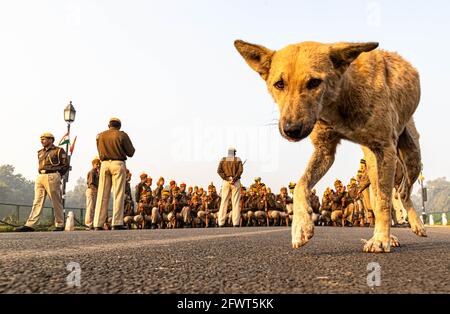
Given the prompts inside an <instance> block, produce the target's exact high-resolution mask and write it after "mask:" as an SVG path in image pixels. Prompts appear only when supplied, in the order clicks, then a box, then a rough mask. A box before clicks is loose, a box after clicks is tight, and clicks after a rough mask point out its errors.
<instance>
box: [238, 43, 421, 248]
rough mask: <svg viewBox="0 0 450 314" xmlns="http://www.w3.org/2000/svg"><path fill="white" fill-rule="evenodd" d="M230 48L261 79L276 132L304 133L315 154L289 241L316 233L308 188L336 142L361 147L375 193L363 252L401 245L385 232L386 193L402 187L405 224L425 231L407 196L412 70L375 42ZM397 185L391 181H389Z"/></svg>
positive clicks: (415, 145) (414, 169)
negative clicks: (274, 110)
mask: <svg viewBox="0 0 450 314" xmlns="http://www.w3.org/2000/svg"><path fill="white" fill-rule="evenodd" d="M234 45H235V47H236V49H237V50H238V52H239V53H240V54H241V56H242V57H243V58H244V60H245V61H246V62H247V64H248V65H249V66H250V67H251V68H252V69H253V70H254V71H256V72H257V73H259V75H260V76H261V78H262V79H263V80H265V81H266V85H267V87H268V90H269V93H270V94H271V95H272V97H273V99H274V100H275V102H276V103H277V105H278V108H279V110H280V119H279V124H278V127H279V131H280V133H281V135H282V136H283V137H284V138H286V139H287V140H288V141H291V142H298V141H301V140H303V139H305V138H306V137H308V136H309V137H310V138H311V141H312V143H313V145H314V152H313V154H312V156H311V158H310V160H309V163H308V166H307V168H306V171H305V172H304V174H303V176H302V177H301V179H300V181H299V182H298V184H297V185H296V187H295V192H294V218H293V222H292V246H293V248H295V249H298V248H300V247H301V246H303V245H305V244H306V243H307V242H308V241H309V240H310V239H311V238H312V237H313V235H314V224H313V222H312V219H311V214H312V209H311V206H310V201H309V199H308V197H309V191H310V190H311V189H312V188H313V187H314V186H315V185H316V184H317V182H318V181H319V180H320V179H321V178H322V177H323V176H324V175H325V174H326V173H327V171H328V170H329V169H330V167H331V166H332V164H333V162H334V158H335V153H336V147H337V145H338V144H339V143H340V141H341V140H348V141H351V142H354V143H357V144H359V145H361V147H362V149H363V152H364V155H365V158H366V160H367V166H368V171H369V178H370V181H371V182H372V187H373V189H374V192H375V196H376V199H375V209H374V213H375V217H376V222H375V228H374V235H373V237H372V238H371V239H370V240H368V241H366V243H365V244H364V247H363V252H374V253H382V252H390V251H391V247H396V246H399V242H398V239H397V238H396V237H395V236H392V235H391V234H390V226H391V206H392V191H393V188H394V185H397V186H398V188H397V190H400V191H401V193H400V194H401V199H402V203H403V205H404V207H405V208H406V210H407V212H408V217H409V222H410V226H411V229H412V230H413V232H414V233H416V234H417V235H418V236H426V230H425V228H424V226H423V224H422V222H421V221H420V219H419V218H418V216H417V214H416V210H415V209H414V206H413V203H412V201H411V192H412V188H413V184H414V182H415V181H416V180H417V178H418V176H419V174H420V171H421V155H420V145H419V133H418V132H417V130H416V127H415V124H414V120H413V114H414V112H415V110H416V108H417V106H418V104H419V100H420V79H419V74H418V72H417V70H416V69H415V68H414V67H413V66H412V65H411V64H410V63H409V62H407V61H406V60H404V59H403V58H402V57H401V56H400V55H398V54H397V53H393V52H387V51H383V50H379V49H376V48H378V43H376V42H366V43H344V42H341V43H334V44H324V43H318V42H302V43H299V44H294V45H289V46H287V47H285V48H283V49H281V50H278V51H274V50H271V49H268V48H266V47H264V46H261V45H255V44H251V43H247V42H244V41H242V40H236V41H235V43H234ZM394 183H395V184H394Z"/></svg>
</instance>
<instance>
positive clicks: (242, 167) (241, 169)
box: [233, 159, 244, 182]
mask: <svg viewBox="0 0 450 314" xmlns="http://www.w3.org/2000/svg"><path fill="white" fill-rule="evenodd" d="M237 168H238V169H237V173H236V175H235V176H234V178H233V182H236V181H237V180H239V179H240V178H241V175H242V173H243V172H244V166H243V164H242V160H240V159H239V161H238V166H237Z"/></svg>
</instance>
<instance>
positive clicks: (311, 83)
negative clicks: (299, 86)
mask: <svg viewBox="0 0 450 314" xmlns="http://www.w3.org/2000/svg"><path fill="white" fill-rule="evenodd" d="M321 83H322V80H321V79H318V78H312V79H310V80H309V81H308V83H306V88H307V89H314V88H316V87H318V86H319V85H320V84H321Z"/></svg>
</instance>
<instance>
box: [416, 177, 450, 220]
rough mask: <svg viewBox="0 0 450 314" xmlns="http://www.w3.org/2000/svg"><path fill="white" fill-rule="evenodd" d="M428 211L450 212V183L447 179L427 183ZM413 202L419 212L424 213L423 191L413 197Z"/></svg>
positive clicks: (426, 206) (426, 205)
mask: <svg viewBox="0 0 450 314" xmlns="http://www.w3.org/2000/svg"><path fill="white" fill-rule="evenodd" d="M425 186H426V188H427V199H428V200H427V202H426V203H425V208H426V211H427V212H429V213H437V212H448V211H450V182H449V181H447V180H446V178H445V177H443V178H437V179H435V180H430V181H427V182H426V184H425ZM412 200H413V202H414V205H415V206H416V209H417V211H418V212H421V211H422V190H419V191H418V192H417V194H416V195H413V196H412Z"/></svg>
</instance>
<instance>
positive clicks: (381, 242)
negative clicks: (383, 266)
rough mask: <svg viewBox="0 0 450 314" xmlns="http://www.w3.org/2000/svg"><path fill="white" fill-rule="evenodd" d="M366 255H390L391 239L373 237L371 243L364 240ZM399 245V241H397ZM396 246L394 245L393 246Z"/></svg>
mask: <svg viewBox="0 0 450 314" xmlns="http://www.w3.org/2000/svg"><path fill="white" fill-rule="evenodd" d="M364 242H365V244H364V248H363V252H364V253H389V252H391V243H390V242H391V238H389V237H380V236H373V237H372V239H370V240H369V241H366V240H364ZM397 244H398V241H397ZM393 246H394V245H393Z"/></svg>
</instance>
